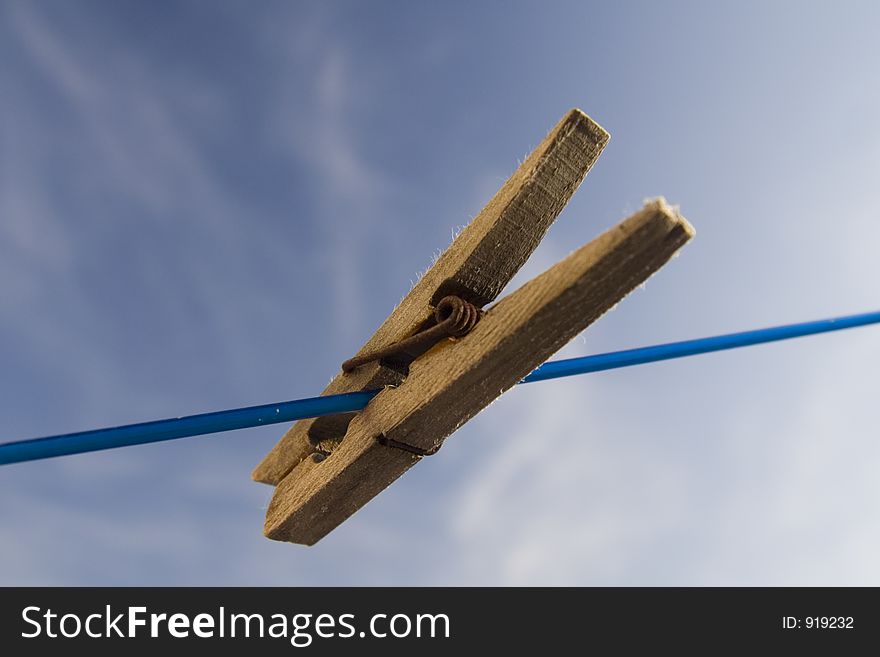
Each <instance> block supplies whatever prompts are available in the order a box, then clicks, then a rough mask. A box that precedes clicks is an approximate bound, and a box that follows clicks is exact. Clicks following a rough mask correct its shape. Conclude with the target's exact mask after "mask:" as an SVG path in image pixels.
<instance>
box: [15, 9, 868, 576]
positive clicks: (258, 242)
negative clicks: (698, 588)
mask: <svg viewBox="0 0 880 657" xmlns="http://www.w3.org/2000/svg"><path fill="white" fill-rule="evenodd" d="M878 21H880V9H878V8H877V6H876V3H867V2H866V3H855V2H845V3H835V4H834V5H833V6H832V5H831V4H830V3H829V4H828V6H826V7H822V6H819V3H808V4H804V3H783V2H775V3H765V2H759V3H748V2H736V3H732V2H731V3H697V2H693V3H662V5H661V3H649V2H644V3H637V2H623V3H607V4H598V3H588V2H542V3H538V2H504V3H501V2H484V3H463V2H461V3H457V2H448V3H428V2H412V3H379V2H374V3H360V2H352V3H343V2H337V3H299V2H297V3H294V2H287V3H274V2H259V3H244V2H222V3H195V2H193V3H171V2H158V3H143V2H141V3H136V2H109V1H105V2H85V1H81V2H78V3H50V2H0V93H2V122H0V127H2V131H0V400H2V401H0V438H2V439H4V440H5V439H9V440H11V439H18V438H23V437H31V436H38V435H46V434H52V433H59V432H67V431H74V430H79V429H88V428H95V427H100V426H109V425H115V424H122V423H128V422H136V421H141V420H148V419H154V418H160V417H171V416H175V415H183V414H189V413H194V412H201V411H209V410H215V409H220V408H225V407H231V406H243V405H249V404H257V403H265V402H272V401H278V400H283V399H293V398H297V397H304V396H311V395H314V394H317V393H318V392H320V390H321V389H322V388H323V386H324V385H325V383H326V382H327V381H328V380H329V379H330V378H331V377H332V376H333V374H334V373H335V372H336V371H337V368H338V366H339V363H340V362H341V361H342V360H344V359H345V358H346V357H348V356H349V355H351V354H352V353H353V352H354V351H356V349H357V348H358V347H359V346H360V345H361V343H362V341H363V340H364V339H365V338H366V337H367V336H368V335H369V334H370V333H371V332H372V330H373V329H374V328H375V327H376V326H377V325H378V324H379V323H380V322H381V320H382V319H384V317H385V316H386V315H387V313H388V312H389V311H390V309H391V308H392V307H393V306H394V305H395V304H396V303H397V301H398V300H399V299H400V298H401V297H402V296H403V295H404V294H405V293H406V291H407V290H408V289H409V286H410V284H411V281H413V280H414V279H415V277H416V275H417V273H418V272H419V271H423V270H424V269H425V268H426V267H427V266H428V265H429V263H430V262H431V258H432V255H434V254H435V253H437V252H438V251H440V250H442V249H443V248H445V247H446V246H447V245H448V243H449V241H450V239H451V235H452V232H453V231H454V230H455V229H456V228H458V227H460V226H461V225H463V224H466V223H467V222H468V221H469V220H470V218H471V217H473V216H474V215H475V214H476V213H477V212H478V211H479V209H480V207H481V206H482V205H483V204H484V203H485V202H486V201H487V200H488V199H489V198H490V197H491V195H492V194H493V193H494V191H495V190H496V189H497V188H498V187H499V186H500V185H501V183H502V182H503V181H504V179H505V178H506V177H507V176H508V175H509V174H510V173H511V172H512V171H513V170H514V169H515V167H516V165H517V163H518V161H520V160H521V159H522V158H523V157H525V155H526V154H527V153H528V152H529V151H530V150H531V149H532V148H533V147H534V146H535V145H537V143H538V142H539V141H540V140H541V138H542V137H543V135H544V134H545V132H546V131H547V130H548V129H549V128H550V127H551V126H552V125H553V124H554V123H555V122H556V121H557V120H558V119H559V117H561V116H562V114H563V113H564V112H565V111H566V110H568V109H569V108H570V107H575V106H576V107H581V108H582V109H583V110H584V111H586V112H587V113H588V114H589V115H590V116H592V117H593V118H594V119H595V120H596V121H597V122H599V123H600V124H601V125H602V126H603V127H605V128H606V129H607V130H608V131H609V132H610V133H611V135H612V138H611V142H610V144H609V146H608V148H607V149H606V150H605V153H604V154H603V156H602V158H601V159H600V161H599V162H598V164H597V165H596V167H595V168H594V170H593V171H592V172H591V173H590V175H589V177H588V179H587V181H586V182H585V184H584V185H583V187H582V188H581V190H580V191H579V192H578V194H577V195H576V196H575V198H574V200H573V201H572V202H571V203H570V205H569V206H568V208H567V209H566V210H565V211H564V212H563V214H562V216H561V217H560V219H559V221H558V222H557V224H556V225H555V226H554V227H553V228H552V229H551V231H550V233H549V235H548V237H547V238H546V239H545V241H544V243H542V245H541V246H540V247H539V249H538V251H537V252H536V253H535V255H534V256H533V258H532V259H531V260H530V261H529V263H528V264H527V265H526V266H525V268H524V269H523V271H522V272H521V274H520V275H519V276H518V277H517V279H516V280H515V281H514V282H513V283H512V287H515V286H518V285H519V284H521V283H522V282H523V281H524V280H527V279H528V278H530V277H532V276H534V275H535V274H537V273H539V272H540V271H542V270H544V269H546V268H547V267H548V266H550V265H551V264H552V263H553V262H555V261H556V260H558V259H560V258H561V257H563V256H564V255H566V254H567V253H568V252H570V251H571V250H573V249H574V248H576V247H578V246H580V245H581V244H583V243H584V242H586V241H588V240H590V239H591V238H592V237H594V236H595V235H596V234H597V233H598V232H600V231H601V230H603V229H605V228H607V227H609V226H611V225H613V224H614V223H616V222H617V221H619V220H620V219H622V218H623V217H625V216H626V215H627V214H629V213H630V212H632V211H634V210H636V209H637V208H638V207H640V205H641V203H642V201H643V199H645V198H647V197H653V196H657V195H665V196H666V197H667V198H668V199H669V200H670V201H671V202H672V203H676V204H679V205H680V206H681V210H682V213H683V214H684V215H685V216H686V217H687V218H688V219H689V220H690V221H691V222H692V223H693V224H694V226H695V227H696V229H697V237H696V239H695V240H694V241H693V242H692V243H691V244H690V245H689V246H687V247H686V248H685V250H684V251H683V252H682V254H681V256H680V257H679V258H677V259H676V260H674V261H673V262H672V263H670V265H669V266H668V267H666V268H664V269H663V270H662V271H661V272H660V273H659V274H658V275H657V276H655V277H654V278H652V279H651V280H650V281H649V282H648V283H647V285H646V286H645V287H644V289H640V290H638V291H636V292H635V293H634V294H633V295H631V297H629V298H627V299H626V300H625V301H624V302H622V303H621V304H620V305H619V306H618V307H617V308H616V309H615V310H614V311H613V312H611V313H609V314H608V315H607V316H606V317H604V318H602V319H601V320H600V321H599V322H598V323H597V324H596V325H595V326H594V327H592V328H591V329H589V330H588V331H587V332H586V333H584V334H583V336H581V337H579V338H577V339H576V340H574V341H573V342H572V343H571V344H570V345H569V346H567V347H566V348H565V349H564V350H563V352H561V353H562V355H565V356H574V355H581V354H588V353H595V352H601V351H607V350H612V349H619V348H626V347H632V346H638V345H642V344H649V343H654V342H661V341H667V340H675V339H684V338H689V337H697V336H700V335H707V334H713V333H721V332H728V331H734V330H740V329H745V328H751V327H758V326H764V325H769V324H775V323H783V322H789V321H798V320H806V319H814V318H818V317H822V316H830V315H834V314H842V313H847V312H860V311H866V310H871V309H876V308H877V307H878V306H880V299H878V294H877V283H876V282H877V280H878V279H880V259H878V258H877V256H876V251H877V244H878V243H880V221H878V219H880V210H878V206H877V203H876V199H875V190H876V187H877V171H878V170H880V128H878V124H877V118H876V117H877V116H880V84H878V82H880V80H878V71H880V46H878V44H877V40H876V32H877V27H878V24H880V22H878ZM878 356H880V334H878V333H877V331H876V330H872V329H862V330H856V331H851V332H846V333H841V334H836V335H829V336H823V337H817V338H808V339H804V340H801V341H796V342H792V343H784V344H776V345H768V346H763V347H756V348H752V349H748V350H742V351H737V352H731V353H725V354H717V355H712V356H704V357H699V358H693V359H688V360H684V361H676V362H668V363H662V364H655V365H649V366H645V367H639V368H632V369H628V370H621V371H616V372H607V373H602V374H595V375H590V376H587V377H580V378H577V379H567V380H565V381H557V382H548V383H542V384H539V385H534V386H527V387H523V388H520V389H517V390H514V391H512V392H511V393H509V394H508V395H506V396H505V397H503V398H502V399H501V400H499V401H498V402H497V403H495V404H494V405H492V407H491V408H489V409H488V410H486V411H485V412H484V413H482V414H481V415H479V416H478V417H477V418H476V419H475V420H473V421H472V422H470V423H468V425H466V426H465V427H464V428H463V429H461V430H460V431H459V432H458V433H457V434H455V436H454V437H453V438H451V439H450V440H449V442H448V444H447V446H446V447H445V448H444V450H443V451H442V452H441V454H440V455H438V456H437V457H435V458H431V459H426V460H425V461H424V462H422V463H421V464H419V466H418V467H417V468H414V469H413V470H411V471H410V472H409V473H408V474H407V475H406V476H404V477H403V478H402V479H400V480H399V481H398V482H397V483H395V484H394V486H392V487H391V488H390V489H389V490H387V491H385V492H384V493H383V494H382V495H381V496H380V497H379V498H377V499H376V500H375V501H374V502H372V503H371V504H369V505H368V506H367V507H366V508H364V509H363V510H362V511H361V512H359V513H358V514H357V515H356V516H355V517H353V518H352V519H351V520H350V521H349V522H347V523H345V524H344V525H343V526H342V527H340V528H339V529H338V530H336V531H335V532H333V533H332V534H331V535H330V536H329V537H327V538H326V539H325V540H324V541H322V542H321V543H319V544H318V545H317V546H315V547H313V548H304V547H301V546H292V545H287V544H280V543H274V542H271V541H268V540H266V539H264V538H263V537H262V535H261V526H262V521H263V516H264V512H265V507H266V505H267V503H268V499H269V496H270V493H271V490H270V489H269V488H268V487H265V486H263V485H259V484H255V483H252V482H251V481H250V478H249V473H250V471H251V469H252V467H253V466H254V465H255V464H256V463H257V462H258V461H259V460H260V458H261V457H262V455H263V454H264V453H265V452H266V451H267V450H268V449H269V448H270V447H271V445H273V444H274V442H275V440H276V439H277V438H278V437H279V436H280V434H281V433H282V432H283V427H281V426H276V427H266V428H262V429H257V430H247V431H239V432H235V433H230V434H225V435H219V436H214V437H203V438H196V439H191V440H184V441H177V442H171V443H162V444H157V445H151V446H142V447H134V448H127V449H124V450H115V451H108V452H103V453H95V454H90V455H82V456H76V457H70V458H63V459H55V460H51V461H44V462H35V463H28V464H21V465H15V466H7V467H4V468H2V471H0V518H2V530H0V583H2V584H111V585H123V584H268V585H272V584H279V585H281V584H283V585H298V584H502V585H507V584H512V585H517V584H553V585H556V584H562V585H566V584H623V585H638V584H645V585H657V584H669V585H678V584H734V585H740V584H771V585H772V584H803V585H806V584H873V585H878V584H880V562H878V561H877V560H876V554H877V552H878V550H880V529H878V528H880V523H878V518H880V483H878V480H877V477H876V471H877V467H878V464H880V441H878V440H877V438H878V436H877V427H878V426H880V408H878V405H877V403H876V397H877V392H878V391H877V382H876V381H877V378H876V363H877V361H878V358H877V357H878ZM389 554H391V555H395V556H394V558H393V559H389V556H388V555H389Z"/></svg>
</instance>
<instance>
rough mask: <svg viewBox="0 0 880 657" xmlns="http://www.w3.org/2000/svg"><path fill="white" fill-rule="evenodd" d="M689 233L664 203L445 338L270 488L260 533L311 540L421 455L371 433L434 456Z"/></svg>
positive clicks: (656, 202)
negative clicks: (317, 455) (323, 454)
mask: <svg viewBox="0 0 880 657" xmlns="http://www.w3.org/2000/svg"><path fill="white" fill-rule="evenodd" d="M693 235H694V230H693V228H692V227H691V225H690V224H689V223H688V222H687V221H686V220H685V219H684V218H683V217H681V216H680V215H679V214H678V212H677V211H676V210H675V209H674V208H672V207H671V206H669V205H668V204H667V203H666V201H665V200H664V199H662V198H661V199H656V200H654V201H651V202H650V203H648V204H647V205H646V206H645V207H644V208H643V209H642V210H640V211H639V212H637V213H636V214H634V215H633V216H631V217H629V218H628V219H626V220H625V221H624V222H622V223H621V224H619V225H618V226H616V227H614V228H612V229H611V230H609V231H607V232H606V233H604V234H602V235H600V236H599V237H598V238H596V239H595V240H593V241H592V242H590V243H589V244H587V245H585V246H583V247H581V248H580V249H578V250H577V251H575V252H574V253H572V254H571V255H570V256H568V257H567V258H566V259H565V260H563V261H561V262H559V263H557V264H556V265H555V266H553V267H551V268H550V269H549V270H547V271H546V272H544V273H543V274H541V275H540V276H538V277H537V278H535V279H533V280H531V281H529V282H528V283H526V284H525V285H523V286H522V287H521V288H520V289H518V290H516V291H515V292H513V293H512V294H510V295H508V296H507V297H505V298H504V299H502V300H501V301H500V302H498V303H497V304H496V305H495V306H493V307H492V308H491V309H490V310H489V311H488V312H487V313H486V314H485V316H484V317H483V319H482V320H481V321H480V323H479V324H477V326H476V327H475V328H474V330H473V331H471V333H469V334H468V335H467V336H465V337H464V338H462V339H460V340H457V341H446V342H444V343H441V344H440V345H438V346H437V347H435V348H434V349H432V350H431V351H429V352H428V353H426V354H424V355H423V356H422V357H421V358H419V359H418V360H416V361H415V362H414V363H413V364H412V367H411V368H410V374H409V376H408V377H407V379H406V380H405V381H404V382H403V383H402V384H401V385H400V386H399V387H398V388H394V389H387V390H384V391H382V392H380V393H379V394H378V395H377V396H376V397H375V398H374V399H373V400H372V401H371V402H370V403H369V404H368V405H367V407H366V408H365V409H364V411H362V412H361V413H360V414H358V415H357V416H356V417H355V418H354V419H353V420H352V422H351V424H350V425H349V427H348V432H347V433H346V435H345V439H344V440H343V441H342V442H341V443H340V445H339V447H338V448H337V449H336V450H335V451H334V452H333V453H332V454H331V455H330V456H329V457H328V458H327V459H326V460H324V461H323V462H321V463H319V464H315V463H313V462H312V461H311V460H310V459H307V460H306V461H303V462H302V464H300V465H299V466H297V467H296V468H295V469H294V470H293V471H292V472H291V473H290V474H289V475H288V476H287V477H286V478H284V480H282V482H281V483H280V484H279V485H278V487H277V488H276V489H275V494H274V496H273V498H272V501H271V503H270V505H269V509H268V511H267V514H266V524H265V527H264V532H265V534H266V536H267V537H269V538H271V539H275V540H282V541H290V542H294V543H304V544H307V545H311V544H314V543H315V542H317V541H318V540H320V539H321V538H322V537H323V536H325V535H326V534H327V533H328V532H330V531H331V530H332V529H333V528H335V527H336V526H338V525H339V524H340V523H341V522H343V521H344V520H345V519H346V518H348V517H349V516H350V515H351V514H353V513H354V512H355V511H357V510H358V509H360V508H361V507H362V506H364V505H365V504H366V503H367V502H369V500H370V499H372V498H373V497H375V496H376V495H377V494H378V493H379V492H381V491H382V490H383V489H384V488H385V487H387V486H388V485H389V484H390V483H391V482H393V481H394V480H395V479H397V477H399V476H400V475H401V474H403V473H404V472H405V471H406V470H407V469H409V468H410V467H411V466H412V465H413V464H414V463H416V462H417V461H418V460H419V459H418V457H415V456H413V455H412V454H410V453H408V452H405V451H403V450H400V449H394V448H390V447H385V446H382V445H380V444H378V442H377V437H378V436H385V437H386V438H388V439H391V440H396V441H400V442H403V443H407V444H409V445H412V446H413V447H417V448H422V449H430V448H431V447H434V446H436V445H438V444H440V442H441V441H442V440H443V439H444V438H446V436H448V435H449V434H451V433H452V432H453V431H455V430H456V429H457V428H458V427H459V426H461V425H462V424H463V423H464V422H466V421H467V420H469V419H470V418H471V417H473V416H474V415H476V414H477V413H478V412H479V411H480V410H482V409H483V408H485V407H486V406H488V405H489V404H490V403H491V402H492V401H493V400H494V399H495V398H497V397H498V396H499V395H500V394H502V393H503V392H504V391H506V390H507V389H509V388H510V387H512V386H513V385H515V384H516V383H517V382H518V381H520V380H522V378H523V377H525V376H526V375H527V374H529V373H530V372H531V371H532V370H534V369H535V368H536V367H537V366H538V365H540V364H541V363H542V362H544V361H545V360H546V359H547V358H549V357H550V356H551V355H552V354H553V353H555V352H556V351H557V350H558V349H559V348H560V347H562V346H563V345H564V344H565V343H566V342H568V341H569V340H571V339H572V338H573V337H574V336H576V335H577V334H578V333H579V332H580V331H582V330H583V329H584V328H586V327H587V326H589V325H590V324H591V323H592V322H594V321H595V320H596V319H598V318H599V317H600V316H601V315H602V314H603V313H605V312H606V311H607V310H608V309H610V308H611V307H613V306H614V305H615V304H616V303H617V302H619V301H620V300H621V299H622V298H623V297H624V296H626V294H628V293H629V292H630V291H631V290H633V289H634V288H636V287H637V286H638V285H640V284H641V283H642V282H644V281H645V280H646V279H647V278H648V277H650V276H651V275H652V274H653V273H654V272H655V271H657V270H658V269H659V268H660V267H662V266H663V265H664V264H665V263H666V262H667V261H668V260H669V259H670V258H671V257H672V256H673V255H674V254H675V252H676V251H678V249H679V248H681V247H682V246H683V245H684V244H685V243H686V242H687V241H688V240H690V239H691V238H692V237H693Z"/></svg>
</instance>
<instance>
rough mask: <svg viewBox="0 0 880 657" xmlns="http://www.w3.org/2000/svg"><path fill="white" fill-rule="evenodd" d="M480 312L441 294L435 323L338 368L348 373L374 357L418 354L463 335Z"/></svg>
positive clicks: (457, 299) (348, 361)
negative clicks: (440, 342) (443, 340)
mask: <svg viewBox="0 0 880 657" xmlns="http://www.w3.org/2000/svg"><path fill="white" fill-rule="evenodd" d="M482 315H483V311H482V310H480V309H479V308H477V307H476V306H475V305H474V304H472V303H470V302H468V301H465V300H464V299H462V298H461V297H456V296H448V297H443V298H442V299H441V300H440V303H438V304H437V307H436V308H435V309H434V321H435V322H436V324H434V325H433V326H431V327H429V328H427V329H425V330H424V331H420V332H419V333H416V334H415V335H413V336H411V337H409V338H406V339H404V340H401V341H400V342H395V343H394V344H392V345H389V346H387V347H384V348H383V349H377V350H376V351H371V352H368V353H366V354H363V355H362V356H355V357H354V358H349V359H348V360H347V361H345V362H344V363H343V364H342V371H343V372H351V371H352V370H354V369H357V368H358V367H360V366H361V365H364V364H366V363H370V362H372V361H374V360H381V359H385V358H389V359H392V358H394V357H395V356H410V357H413V356H417V355H420V354H422V353H424V352H425V351H427V350H428V349H430V348H431V347H433V346H434V345H435V344H437V343H438V342H439V341H440V340H442V339H444V338H447V337H454V338H460V337H462V336H464V335H467V334H468V333H470V332H471V330H472V329H473V328H474V327H475V326H476V325H477V322H479V321H480V317H482Z"/></svg>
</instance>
